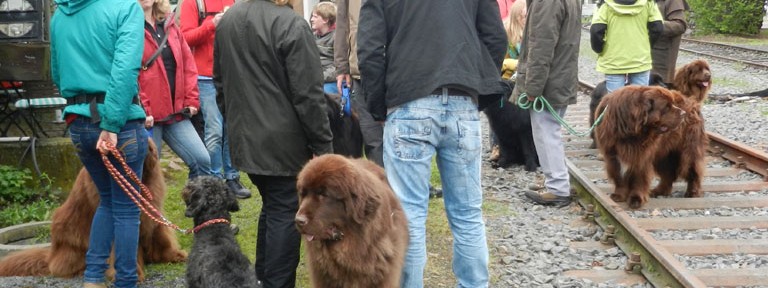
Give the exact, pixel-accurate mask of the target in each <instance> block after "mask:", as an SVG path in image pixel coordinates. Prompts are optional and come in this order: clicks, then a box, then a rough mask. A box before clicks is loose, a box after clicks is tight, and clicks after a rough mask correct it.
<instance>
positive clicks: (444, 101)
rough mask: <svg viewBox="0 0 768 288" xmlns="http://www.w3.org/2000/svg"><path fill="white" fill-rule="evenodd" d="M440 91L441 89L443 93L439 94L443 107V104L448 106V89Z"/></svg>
mask: <svg viewBox="0 0 768 288" xmlns="http://www.w3.org/2000/svg"><path fill="white" fill-rule="evenodd" d="M442 89H443V93H441V94H442V97H441V98H442V99H443V105H445V104H448V88H445V87H443V88H442Z"/></svg>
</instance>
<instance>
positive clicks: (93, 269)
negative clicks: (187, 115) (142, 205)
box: [69, 117, 148, 287]
mask: <svg viewBox="0 0 768 288" xmlns="http://www.w3.org/2000/svg"><path fill="white" fill-rule="evenodd" d="M100 133H101V128H99V126H98V124H93V123H90V119H89V118H85V117H79V118H77V119H75V121H74V122H72V125H71V126H70V127H69V134H70V138H72V143H73V144H74V145H75V150H76V151H77V156H78V157H80V161H81V162H83V165H84V166H85V169H86V170H88V173H90V174H91V178H93V182H94V183H95V184H96V187H97V188H98V189H99V197H100V199H99V206H98V208H96V214H94V215H93V222H92V223H91V235H90V239H89V242H88V252H87V253H86V254H85V277H84V281H85V282H89V283H101V282H104V272H105V271H106V270H107V268H108V264H107V258H109V254H110V252H111V251H112V244H113V242H114V247H115V271H116V274H115V283H114V285H115V287H136V282H137V281H138V274H137V271H136V265H137V264H136V261H137V260H136V253H137V251H138V247H139V213H140V212H139V208H138V207H137V206H136V204H134V203H133V201H131V199H130V198H129V197H128V195H127V194H126V193H125V191H123V190H122V189H121V188H120V186H119V185H117V183H116V182H115V181H114V180H113V179H112V176H111V175H110V174H109V172H107V169H106V168H105V167H104V162H103V161H102V160H101V154H99V151H98V150H96V142H97V140H98V139H99V134H100ZM147 138H148V136H147V133H146V130H145V129H144V121H143V120H132V121H128V122H127V123H126V124H125V126H124V127H123V129H122V131H120V133H119V134H118V135H117V147H118V149H119V150H120V151H121V152H122V153H123V157H125V161H126V163H127V164H128V166H129V167H130V168H131V169H132V170H133V171H136V174H137V175H138V177H139V179H141V173H142V167H143V165H144V157H145V156H146V155H147V141H148V140H147ZM110 159H113V160H112V164H113V165H114V166H115V167H116V168H117V169H118V171H120V173H122V174H123V175H125V172H124V171H123V168H122V166H121V165H120V164H118V163H117V161H114V158H112V157H110ZM126 178H128V177H127V176H126ZM132 184H133V185H134V187H135V188H136V189H137V190H138V189H139V188H138V187H137V186H136V185H135V183H132Z"/></svg>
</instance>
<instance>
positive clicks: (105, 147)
mask: <svg viewBox="0 0 768 288" xmlns="http://www.w3.org/2000/svg"><path fill="white" fill-rule="evenodd" d="M110 144H111V145H110ZM115 146H117V134H116V133H112V132H109V131H107V130H101V134H99V140H98V141H96V149H97V150H99V151H100V152H102V153H107V152H109V147H115Z"/></svg>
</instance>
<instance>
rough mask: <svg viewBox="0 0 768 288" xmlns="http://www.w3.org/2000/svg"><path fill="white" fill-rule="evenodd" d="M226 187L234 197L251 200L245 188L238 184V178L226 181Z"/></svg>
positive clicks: (249, 192) (249, 193)
mask: <svg viewBox="0 0 768 288" xmlns="http://www.w3.org/2000/svg"><path fill="white" fill-rule="evenodd" d="M227 187H229V190H230V191H232V193H235V197H237V198H240V199H248V198H251V191H249V190H248V188H245V187H244V186H243V184H242V183H240V178H239V177H238V178H235V179H227Z"/></svg>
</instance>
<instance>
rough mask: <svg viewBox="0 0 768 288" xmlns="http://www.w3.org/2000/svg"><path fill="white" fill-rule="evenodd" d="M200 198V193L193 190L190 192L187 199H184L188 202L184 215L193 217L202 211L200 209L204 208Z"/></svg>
mask: <svg viewBox="0 0 768 288" xmlns="http://www.w3.org/2000/svg"><path fill="white" fill-rule="evenodd" d="M187 189H188V188H187ZM200 198H201V196H200V193H194V192H193V191H190V192H189V196H188V198H187V200H186V201H184V202H186V203H187V209H186V210H184V216H186V217H189V218H193V217H195V215H197V214H198V213H199V212H200V209H201V208H202V207H201V206H202V205H201V203H200V202H201V201H200V200H201V199H200Z"/></svg>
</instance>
